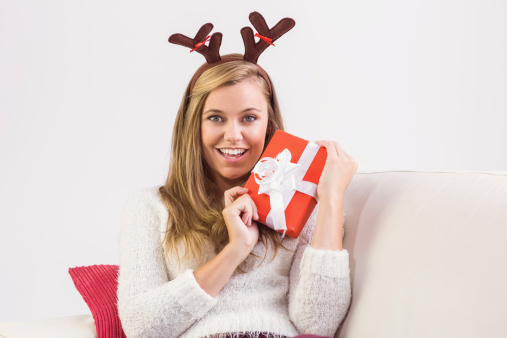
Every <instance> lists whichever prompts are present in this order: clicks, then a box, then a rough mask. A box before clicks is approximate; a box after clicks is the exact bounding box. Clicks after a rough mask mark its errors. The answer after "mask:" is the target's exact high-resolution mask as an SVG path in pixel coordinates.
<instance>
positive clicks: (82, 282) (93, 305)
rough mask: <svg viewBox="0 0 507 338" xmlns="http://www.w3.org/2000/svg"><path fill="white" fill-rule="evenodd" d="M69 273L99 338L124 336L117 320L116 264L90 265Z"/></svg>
mask: <svg viewBox="0 0 507 338" xmlns="http://www.w3.org/2000/svg"><path fill="white" fill-rule="evenodd" d="M69 274H70V276H71V278H72V281H73V282H74V285H75V286H76V289H77V290H78V291H79V293H80V294H81V296H82V297H83V299H84V301H85V302H86V304H87V305H88V307H89V308H90V311H91V313H92V316H93V319H94V320H95V327H96V330H97V337H98V338H106V337H107V338H116V337H125V333H124V332H123V330H122V327H121V322H120V318H119V317H118V305H117V302H118V299H117V297H116V290H117V289H118V265H91V266H81V267H75V268H70V269H69Z"/></svg>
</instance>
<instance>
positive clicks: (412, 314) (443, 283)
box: [337, 171, 507, 338]
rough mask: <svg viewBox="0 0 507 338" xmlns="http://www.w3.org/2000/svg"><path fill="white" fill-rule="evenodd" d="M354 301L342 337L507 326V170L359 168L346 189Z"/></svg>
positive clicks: (460, 332)
mask: <svg viewBox="0 0 507 338" xmlns="http://www.w3.org/2000/svg"><path fill="white" fill-rule="evenodd" d="M344 211H345V213H346V214H347V220H346V221H347V224H346V228H347V234H346V235H345V240H344V244H343V246H344V247H345V248H346V249H347V250H348V251H349V255H350V268H351V281H352V302H351V306H350V309H349V312H348V315H347V317H346V319H345V320H344V322H343V325H342V328H341V332H340V333H339V335H337V337H338V336H339V337H347V338H355V337H379V338H383V337H386V338H387V337H389V338H392V337H432V338H440V337H442V338H443V337H460V338H464V337H500V336H504V335H505V332H507V321H505V320H504V317H505V306H506V305H505V304H507V292H505V285H506V284H507V269H506V268H505V267H506V264H505V257H507V246H506V245H505V238H507V172H496V173H492V172H410V171H405V172H396V171H391V172H371V173H358V174H356V175H355V176H354V178H353V180H352V181H351V183H350V185H349V187H348V189H347V191H346V195H345V205H344Z"/></svg>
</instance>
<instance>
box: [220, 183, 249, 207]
mask: <svg viewBox="0 0 507 338" xmlns="http://www.w3.org/2000/svg"><path fill="white" fill-rule="evenodd" d="M247 192H248V188H244V187H234V188H231V189H229V190H226V191H225V192H224V202H225V206H226V207H228V206H229V205H231V204H232V202H234V201H235V200H236V198H237V196H239V195H242V194H246V193H247Z"/></svg>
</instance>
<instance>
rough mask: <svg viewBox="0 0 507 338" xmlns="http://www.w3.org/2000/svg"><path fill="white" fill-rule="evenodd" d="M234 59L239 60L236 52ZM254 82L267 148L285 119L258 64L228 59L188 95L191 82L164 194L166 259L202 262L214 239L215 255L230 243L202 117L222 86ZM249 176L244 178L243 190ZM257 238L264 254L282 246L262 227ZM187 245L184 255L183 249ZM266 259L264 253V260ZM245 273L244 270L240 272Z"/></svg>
mask: <svg viewBox="0 0 507 338" xmlns="http://www.w3.org/2000/svg"><path fill="white" fill-rule="evenodd" d="M231 56H239V55H238V54H232V55H231ZM245 79H253V80H254V81H255V83H257V84H258V85H259V88H261V90H262V91H263V93H264V95H265V97H266V99H267V101H268V103H269V104H268V126H267V131H266V138H265V143H264V148H265V147H266V145H267V144H268V142H269V141H270V140H271V138H272V137H273V134H274V132H275V131H276V130H277V129H281V130H283V121H282V116H281V113H280V109H279V106H278V101H277V98H276V94H275V91H274V88H273V87H272V86H271V93H270V91H269V87H268V84H267V83H266V80H265V79H264V78H263V77H262V76H261V74H260V73H259V71H258V68H257V66H256V65H255V64H253V63H251V62H247V61H243V60H237V61H230V62H226V63H223V64H220V65H218V66H215V67H213V68H211V69H209V70H207V71H205V72H204V73H203V74H202V75H201V76H200V77H199V79H198V80H197V81H196V82H195V85H194V87H193V89H192V92H190V90H191V88H190V83H189V84H188V86H187V89H186V90H185V94H184V96H183V99H182V101H181V104H180V107H179V109H178V114H177V116H176V120H175V123H174V129H173V136H172V151H171V162H170V166H169V173H168V176H167V180H166V182H165V185H164V186H162V187H160V189H159V191H160V195H161V197H162V200H163V202H164V204H165V205H166V207H167V209H168V213H169V218H168V220H167V231H166V234H165V238H164V251H165V254H166V255H169V254H171V255H173V254H176V257H177V259H178V261H179V262H180V263H181V262H182V261H186V260H188V259H189V258H192V259H197V261H198V262H202V259H204V257H206V253H205V250H206V249H205V248H206V247H207V245H206V244H207V243H209V242H208V241H210V240H211V243H212V244H213V246H214V248H215V251H216V253H218V252H220V251H221V250H222V249H223V247H224V246H225V245H226V244H227V243H228V241H229V237H228V232H227V228H226V226H225V221H224V218H223V216H222V210H223V209H224V196H223V195H222V194H221V193H220V192H219V191H218V188H217V187H216V185H215V183H213V182H212V181H211V180H210V178H209V175H208V166H207V164H206V162H205V160H204V157H203V154H202V149H201V134H200V130H201V115H202V109H203V106H204V103H205V101H206V99H207V97H208V95H209V93H210V92H211V91H212V90H214V89H216V88H219V87H222V86H230V85H234V84H236V83H238V82H240V81H243V80H245ZM249 175H250V172H247V173H246V174H245V176H244V177H243V178H242V180H241V181H242V183H241V185H242V186H243V185H244V184H245V183H246V181H247V179H248V177H249ZM259 240H260V241H261V242H262V243H263V244H264V246H265V247H266V250H267V248H268V242H270V244H271V245H272V246H273V247H274V250H275V251H274V252H275V255H276V252H277V249H278V248H280V247H282V248H284V246H283V245H282V243H281V240H280V234H279V233H278V232H276V231H274V230H271V229H269V228H267V227H265V226H263V225H260V226H259ZM181 247H183V248H184V252H183V254H182V253H181V252H179V250H178V249H179V248H181ZM265 257H266V255H264V258H265ZM241 271H242V270H241V269H240V272H241Z"/></svg>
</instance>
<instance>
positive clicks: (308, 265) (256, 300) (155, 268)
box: [118, 186, 351, 338]
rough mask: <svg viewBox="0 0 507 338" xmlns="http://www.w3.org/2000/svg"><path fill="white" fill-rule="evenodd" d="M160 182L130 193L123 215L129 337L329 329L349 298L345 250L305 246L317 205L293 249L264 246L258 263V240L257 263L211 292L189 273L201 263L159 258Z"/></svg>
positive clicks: (122, 293)
mask: <svg viewBox="0 0 507 338" xmlns="http://www.w3.org/2000/svg"><path fill="white" fill-rule="evenodd" d="M158 188H159V187H158V186H155V187H149V188H144V189H141V190H139V191H137V192H136V193H134V194H132V195H131V196H130V198H129V199H128V201H127V203H126V205H125V209H124V212H123V216H122V228H121V235H120V272H119V277H118V282H119V285H118V309H119V316H120V319H121V322H122V326H123V329H124V331H125V334H126V335H127V337H129V338H130V337H191V338H194V337H209V336H212V335H216V336H221V334H224V333H245V332H248V333H260V332H264V333H266V332H269V333H271V334H272V336H273V337H281V336H288V337H291V336H295V335H298V334H303V333H308V334H318V335H324V336H333V335H334V333H335V331H336V330H337V328H338V325H339V324H340V322H341V321H342V319H343V317H344V316H345V313H346V311H347V308H348V306H349V302H350V296H351V292H350V270H349V256H348V252H347V251H346V250H342V251H331V250H320V249H314V248H312V247H311V246H310V243H311V239H312V236H313V231H314V227H315V223H316V220H317V211H318V205H317V207H316V208H315V210H314V212H313V213H312V215H311V217H310V218H309V220H308V222H307V224H306V226H305V228H304V229H303V231H302V233H301V235H300V236H299V238H298V239H292V238H289V237H286V238H285V239H284V241H283V244H284V246H285V247H287V248H289V249H291V251H287V250H283V249H279V250H278V253H277V255H276V256H275V258H274V259H271V258H272V257H273V252H274V250H273V249H272V248H271V247H269V248H268V254H267V258H266V259H265V260H264V262H262V263H261V260H262V257H263V256H264V252H265V247H264V246H263V244H262V243H261V242H259V243H258V244H257V245H256V246H255V248H254V250H253V252H254V253H255V254H257V255H258V256H260V257H261V258H255V257H252V256H251V255H250V256H249V258H248V259H249V260H250V261H251V262H252V263H254V264H255V268H253V269H252V270H250V271H249V272H247V273H245V274H238V275H233V276H232V277H231V278H230V279H229V280H228V282H227V283H226V285H225V286H224V288H223V289H222V290H221V292H220V293H219V294H218V296H217V297H216V298H213V297H211V296H209V295H208V294H207V293H206V292H205V291H204V290H202V289H201V288H200V286H199V284H198V283H197V282H196V280H195V278H194V274H193V270H195V269H197V268H198V266H196V265H195V264H192V262H189V263H188V264H187V265H185V266H182V267H178V264H176V262H175V261H173V260H172V259H165V258H164V250H163V245H162V239H163V236H164V233H163V231H164V230H165V227H166V224H167V217H168V214H167V208H166V207H165V205H164V204H163V202H162V200H161V198H160V195H159V193H158ZM260 226H262V225H260ZM213 255H214V253H213V250H212V248H211V247H210V248H209V258H210V259H211V258H212V257H213Z"/></svg>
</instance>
